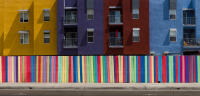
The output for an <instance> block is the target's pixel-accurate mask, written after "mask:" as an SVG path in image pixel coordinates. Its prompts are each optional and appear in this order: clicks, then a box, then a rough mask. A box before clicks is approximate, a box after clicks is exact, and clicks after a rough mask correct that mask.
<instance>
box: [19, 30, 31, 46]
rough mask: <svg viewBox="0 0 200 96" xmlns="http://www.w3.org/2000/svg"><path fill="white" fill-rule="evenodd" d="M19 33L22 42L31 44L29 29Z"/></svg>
mask: <svg viewBox="0 0 200 96" xmlns="http://www.w3.org/2000/svg"><path fill="white" fill-rule="evenodd" d="M25 34H28V35H27V36H28V41H27V42H25ZM19 35H20V44H29V31H19ZM21 40H23V42H21Z"/></svg>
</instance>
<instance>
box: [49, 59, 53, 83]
mask: <svg viewBox="0 0 200 96" xmlns="http://www.w3.org/2000/svg"><path fill="white" fill-rule="evenodd" d="M51 66H52V62H51V56H49V82H51Z"/></svg>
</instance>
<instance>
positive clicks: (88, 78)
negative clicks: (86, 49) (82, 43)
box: [86, 56, 90, 83]
mask: <svg viewBox="0 0 200 96" xmlns="http://www.w3.org/2000/svg"><path fill="white" fill-rule="evenodd" d="M88 61H89V60H88V56H86V64H87V82H88V83H89V82H90V77H89V75H90V72H89V65H90V64H89V62H88Z"/></svg>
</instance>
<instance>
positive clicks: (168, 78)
mask: <svg viewBox="0 0 200 96" xmlns="http://www.w3.org/2000/svg"><path fill="white" fill-rule="evenodd" d="M167 83H169V57H168V56H167Z"/></svg>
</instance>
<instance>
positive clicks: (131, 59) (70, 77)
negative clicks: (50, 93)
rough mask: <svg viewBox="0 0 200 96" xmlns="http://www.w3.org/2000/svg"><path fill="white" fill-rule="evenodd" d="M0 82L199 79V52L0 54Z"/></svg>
mask: <svg viewBox="0 0 200 96" xmlns="http://www.w3.org/2000/svg"><path fill="white" fill-rule="evenodd" d="M0 73H1V74H0V83H4V82H12V83H13V82H19V83H20V82H35V83H200V56H2V57H0Z"/></svg>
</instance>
